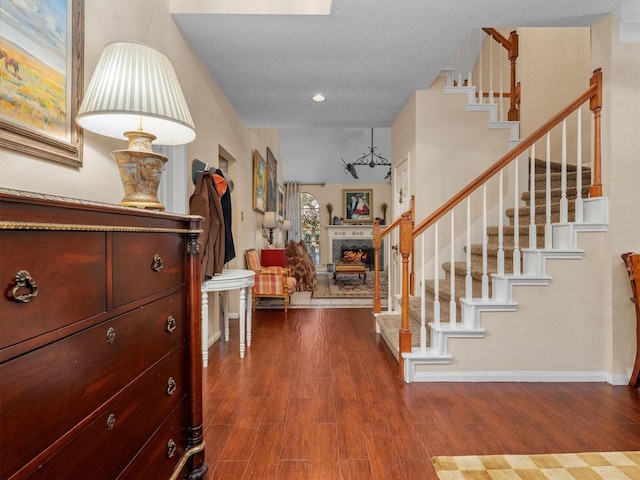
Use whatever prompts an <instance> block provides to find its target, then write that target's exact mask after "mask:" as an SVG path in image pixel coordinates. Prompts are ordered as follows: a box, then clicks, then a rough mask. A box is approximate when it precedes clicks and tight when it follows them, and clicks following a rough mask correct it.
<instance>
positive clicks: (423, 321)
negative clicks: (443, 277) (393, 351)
mask: <svg viewBox="0 0 640 480" xmlns="http://www.w3.org/2000/svg"><path fill="white" fill-rule="evenodd" d="M424 237H426V235H425V234H424V233H423V234H422V235H421V238H420V258H421V259H422V264H423V265H424V259H425V258H426V257H425V251H424ZM424 270H425V269H424V267H423V268H421V269H420V285H421V290H420V350H422V351H423V352H424V351H426V350H427V305H426V301H427V299H426V295H425V289H424V280H425V278H424Z"/></svg>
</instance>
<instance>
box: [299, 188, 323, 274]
mask: <svg viewBox="0 0 640 480" xmlns="http://www.w3.org/2000/svg"><path fill="white" fill-rule="evenodd" d="M300 224H301V225H302V241H303V242H304V244H305V245H306V247H307V251H308V252H309V255H310V256H311V260H312V261H313V263H314V264H316V265H319V264H320V204H319V203H318V200H316V197H314V196H313V195H311V194H310V193H306V192H301V193H300Z"/></svg>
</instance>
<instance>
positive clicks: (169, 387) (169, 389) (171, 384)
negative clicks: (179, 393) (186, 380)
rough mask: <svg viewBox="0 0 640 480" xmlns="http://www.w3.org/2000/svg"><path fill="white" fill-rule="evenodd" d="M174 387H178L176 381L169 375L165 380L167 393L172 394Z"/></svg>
mask: <svg viewBox="0 0 640 480" xmlns="http://www.w3.org/2000/svg"><path fill="white" fill-rule="evenodd" d="M176 388H178V386H177V385H176V381H175V380H174V379H173V377H169V380H167V395H173V394H174V392H175V391H176Z"/></svg>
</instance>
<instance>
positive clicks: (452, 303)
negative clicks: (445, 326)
mask: <svg viewBox="0 0 640 480" xmlns="http://www.w3.org/2000/svg"><path fill="white" fill-rule="evenodd" d="M454 218H455V215H454V210H453V209H452V210H451V238H450V239H449V248H450V250H451V254H450V255H449V260H450V262H451V267H450V272H449V285H450V287H451V297H450V299H449V324H450V326H451V328H454V327H455V326H456V313H457V312H456V272H455V269H456V265H455V240H456V236H455V221H454Z"/></svg>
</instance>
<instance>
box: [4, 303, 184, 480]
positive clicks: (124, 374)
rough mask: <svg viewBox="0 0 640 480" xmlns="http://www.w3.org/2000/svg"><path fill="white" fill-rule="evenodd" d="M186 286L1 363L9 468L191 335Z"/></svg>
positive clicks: (32, 454) (25, 459) (6, 467)
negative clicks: (186, 316) (180, 290)
mask: <svg viewBox="0 0 640 480" xmlns="http://www.w3.org/2000/svg"><path fill="white" fill-rule="evenodd" d="M185 311H186V295H185V293H184V292H180V293H177V294H174V295H171V296H169V297H166V298H163V299H161V300H158V301H156V302H154V303H151V304H149V305H145V306H142V307H140V308H136V309H135V310H132V311H131V312H129V313H127V314H124V315H121V316H118V317H115V318H114V319H112V320H110V321H108V322H103V323H101V324H98V325H95V326H94V327H91V328H89V329H87V330H84V331H82V332H80V333H77V334H75V335H71V336H69V337H67V338H65V339H63V340H61V341H58V342H55V343H52V344H50V345H47V346H45V347H42V348H40V349H38V350H36V351H34V352H33V353H32V354H30V355H25V356H22V357H18V358H16V359H13V360H11V361H8V362H5V363H3V364H0V424H1V425H2V429H0V443H1V444H2V446H3V452H2V455H1V462H2V464H1V468H0V470H1V471H2V472H3V474H10V473H12V472H14V471H16V470H17V469H18V468H20V467H21V466H22V465H24V464H26V463H27V462H28V461H29V460H30V459H31V458H33V457H35V456H36V455H37V454H38V453H40V452H41V451H43V450H44V449H45V448H47V447H48V446H49V445H50V444H51V443H53V442H54V441H55V440H56V439H57V438H58V437H60V436H61V435H63V434H65V433H66V432H67V431H69V430H70V429H71V428H72V427H73V426H74V425H75V424H77V423H78V422H80V421H81V420H82V419H84V418H85V417H86V416H88V415H89V414H91V412H93V411H94V410H95V409H96V408H98V407H99V406H100V405H102V404H103V403H104V402H106V401H108V400H109V399H110V398H111V397H112V396H113V395H114V394H115V393H116V392H118V391H119V390H120V389H122V388H124V387H125V386H127V385H128V384H129V383H130V382H131V381H132V380H133V379H134V378H136V377H137V376H139V375H140V374H142V373H143V372H144V371H145V370H147V369H148V368H149V367H150V366H151V365H153V364H154V363H156V362H157V361H158V360H160V359H161V358H162V357H163V356H165V355H166V354H167V353H168V352H170V351H171V350H172V349H173V350H175V349H176V348H179V347H180V346H181V345H182V343H183V341H184V337H185V332H186V331H187V325H186V324H185V322H186V319H185V313H184V312H185Z"/></svg>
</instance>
